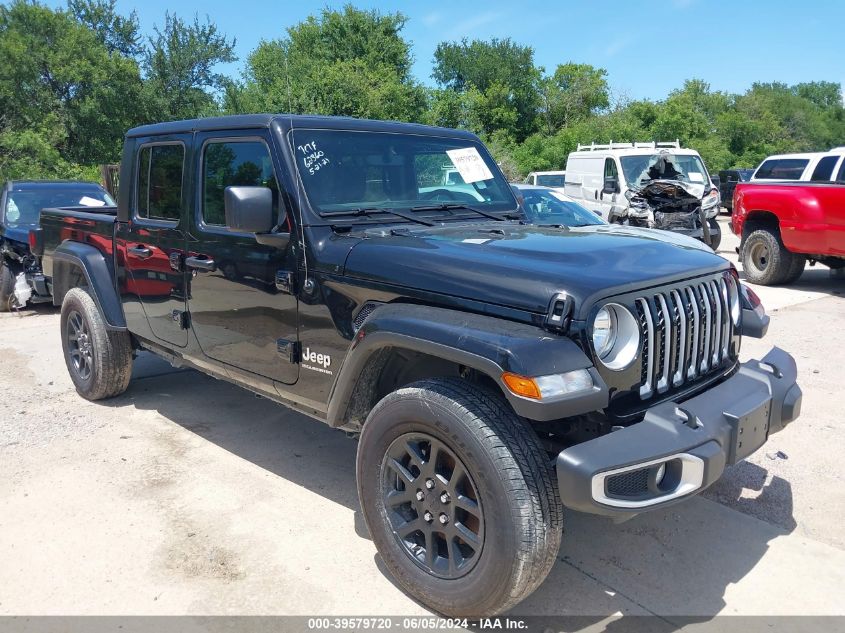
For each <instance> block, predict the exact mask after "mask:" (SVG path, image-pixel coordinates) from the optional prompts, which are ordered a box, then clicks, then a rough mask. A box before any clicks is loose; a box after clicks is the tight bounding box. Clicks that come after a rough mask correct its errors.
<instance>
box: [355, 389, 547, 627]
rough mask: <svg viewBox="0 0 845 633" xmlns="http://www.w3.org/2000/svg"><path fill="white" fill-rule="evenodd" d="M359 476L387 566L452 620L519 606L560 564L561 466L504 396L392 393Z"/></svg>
mask: <svg viewBox="0 0 845 633" xmlns="http://www.w3.org/2000/svg"><path fill="white" fill-rule="evenodd" d="M357 478H358V495H359V497H360V500H361V508H362V512H363V515H364V519H365V520H366V523H367V526H368V528H369V530H370V534H371V535H372V537H373V541H374V543H375V545H376V548H377V549H378V551H379V554H380V555H381V557H382V559H383V560H384V562H385V565H386V566H387V568H388V569H389V570H390V572H391V574H392V575H393V576H394V577H395V578H396V580H397V581H398V582H399V583H400V584H401V585H402V587H404V589H405V590H406V591H407V592H408V593H410V594H411V595H412V596H413V597H414V598H416V599H417V600H419V601H421V602H422V603H424V604H426V605H428V606H429V607H431V608H433V609H435V610H437V611H439V612H441V613H444V614H447V615H451V616H477V615H488V614H495V613H498V612H500V611H504V610H506V609H509V608H510V607H512V606H513V605H515V604H517V603H518V602H519V601H521V600H522V599H523V598H525V597H526V596H528V595H529V594H531V593H532V592H533V591H534V590H535V589H536V588H537V587H538V586H539V585H540V584H541V583H542V582H543V580H544V579H545V578H546V576H547V575H548V573H549V571H550V570H551V568H552V566H553V565H554V562H555V560H556V558H557V552H558V548H559V546H560V539H561V531H562V509H561V505H560V500H559V498H558V493H557V488H556V482H555V480H554V473H553V469H552V467H551V463H550V460H549V458H548V456H547V455H546V453H545V452H544V450H543V448H542V447H541V446H540V443H539V441H538V439H537V436H536V435H535V433H534V431H533V430H532V429H531V428H530V427H529V426H528V424H527V423H526V422H525V421H524V420H522V419H521V418H519V417H518V416H516V415H515V414H514V412H513V411H512V410H511V408H510V407H509V406H508V404H507V402H505V401H504V400H503V398H502V397H501V395H499V394H497V393H495V392H493V391H490V390H488V389H485V388H483V387H480V386H478V385H470V384H467V383H466V382H464V381H461V380H457V379H432V380H423V381H420V382H417V383H414V384H412V385H409V386H408V387H404V388H402V389H399V390H398V391H395V392H393V393H391V394H389V395H387V396H386V397H385V398H384V399H383V400H381V402H379V403H378V404H377V405H376V406H375V408H374V409H373V410H372V412H371V413H370V415H369V416H368V418H367V421H366V422H365V424H364V428H363V431H362V433H361V438H360V442H359V444H358V459H357Z"/></svg>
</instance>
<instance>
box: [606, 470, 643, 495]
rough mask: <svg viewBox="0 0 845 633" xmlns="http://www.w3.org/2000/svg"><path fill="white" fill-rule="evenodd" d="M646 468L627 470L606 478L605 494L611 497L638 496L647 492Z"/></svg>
mask: <svg viewBox="0 0 845 633" xmlns="http://www.w3.org/2000/svg"><path fill="white" fill-rule="evenodd" d="M648 473H649V469H648V468H640V469H639V470H629V471H628V472H626V473H621V474H619V475H611V476H610V477H608V478H607V494H608V495H609V496H611V497H639V496H641V495H644V494H646V493H647V492H648Z"/></svg>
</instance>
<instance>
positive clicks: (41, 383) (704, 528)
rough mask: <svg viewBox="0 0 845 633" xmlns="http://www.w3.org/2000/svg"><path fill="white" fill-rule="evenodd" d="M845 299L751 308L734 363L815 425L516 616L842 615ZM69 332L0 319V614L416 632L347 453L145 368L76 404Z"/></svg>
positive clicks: (336, 439) (831, 296) (266, 406)
mask: <svg viewBox="0 0 845 633" xmlns="http://www.w3.org/2000/svg"><path fill="white" fill-rule="evenodd" d="M725 228H726V230H727V227H725ZM735 244H736V242H735V240H734V238H733V236H730V235H728V236H726V238H725V239H724V244H723V247H722V250H723V254H724V255H725V256H726V257H729V258H731V259H733V260H735V259H736V256H735V254H734V252H733V248H734V246H735ZM843 292H845V280H843V279H832V278H830V277H829V275H828V270H827V269H826V268H823V267H817V268H815V269H811V270H808V271H807V272H806V273H805V276H804V277H803V278H802V279H801V281H800V282H799V283H797V284H796V285H795V286H794V287H792V288H780V289H772V288H760V289H758V293H759V294H760V295H761V297H762V298H763V300H764V303H765V305H766V307H767V308H768V310H769V312H770V314H771V315H772V325H771V328H770V330H769V335H768V337H767V338H766V339H765V340H763V341H756V340H752V339H747V340H745V341H744V344H743V350H742V355H743V357H744V358H752V357H755V356H756V357H760V356H761V355H762V354H763V353H765V351H767V350H768V348H769V347H770V346H772V345H778V346H780V347H783V348H784V349H786V350H788V351H790V352H791V353H793V354H794V355H795V357H796V359H797V360H798V363H799V371H800V384H801V386H802V388H803V389H804V394H805V398H804V412H803V415H802V417H801V418H800V419H799V420H798V421H797V422H795V423H794V424H793V425H792V426H790V427H789V428H788V429H787V430H786V431H784V432H783V433H781V434H779V435H777V436H774V437H773V439H772V441H770V442H769V443H768V444H767V445H766V446H765V447H764V448H763V449H762V450H761V451H759V452H758V453H757V454H755V455H753V456H752V457H751V458H750V459H749V460H748V461H747V462H745V463H742V464H740V465H738V466H736V467H734V468H732V469H731V470H730V472H729V473H728V475H727V476H726V477H725V478H724V479H723V480H722V481H721V482H720V483H719V484H717V486H715V487H714V488H712V489H711V490H709V491H707V493H706V494H705V495H704V496H703V497H700V498H696V499H694V500H691V501H689V502H687V503H685V504H682V505H680V506H676V507H674V508H672V509H670V510H668V511H664V512H656V513H651V514H648V515H645V516H641V517H638V518H637V519H634V520H633V521H630V522H628V523H625V524H622V525H614V524H612V523H610V522H605V521H603V520H601V519H597V518H593V517H589V516H583V515H577V514H575V513H570V514H569V515H568V517H567V522H566V527H565V535H564V542H563V547H562V549H561V552H560V560H559V562H558V564H557V565H556V566H555V568H554V570H553V571H552V573H551V575H550V577H549V579H548V580H547V581H546V583H545V584H544V585H543V586H542V587H541V588H540V589H539V591H537V592H536V593H535V594H534V595H533V596H532V597H530V598H529V599H528V600H527V601H526V602H524V603H522V604H521V605H519V606H518V607H517V608H516V609H515V613H516V614H568V615H590V616H597V617H600V616H607V615H610V614H615V613H626V614H628V613H630V614H649V613H657V614H661V615H665V616H672V615H700V616H710V615H714V614H717V613H726V614H845V601H843V600H842V587H843V586H845V532H843V530H842V520H843V518H845V482H843V468H842V466H841V460H842V455H845V429H843V425H842V423H841V420H842V415H841V413H842V412H841V408H842V402H843V400H842V391H841V390H842V378H843V375H845V372H843V369H842V364H843V359H845V336H843V335H842V332H843V331H845V303H843V301H845V299H843V296H842V293H843ZM58 320H59V317H58V312H57V311H56V310H55V309H53V308H40V309H38V310H31V311H26V312H24V313H23V314H21V315H8V314H6V315H2V316H0V359H2V361H1V362H0V384H1V385H2V387H3V394H4V407H3V413H2V415H1V416H0V561H2V563H0V614H30V615H36V614H182V613H187V614H347V615H349V614H394V615H398V614H408V615H410V614H418V613H425V610H424V609H423V608H422V607H421V606H420V605H418V604H417V603H415V602H413V601H412V600H410V599H409V598H408V597H407V596H405V595H404V594H403V593H402V592H401V591H400V590H399V589H398V588H397V587H395V586H394V585H393V584H392V582H391V580H390V579H389V578H388V577H387V576H386V575H385V571H384V568H383V566H382V565H381V563H380V561H379V559H378V557H377V556H376V553H375V549H374V547H373V544H372V542H371V541H370V540H369V538H368V536H367V534H366V529H365V527H364V524H363V521H362V520H361V515H360V511H359V509H358V501H357V497H356V493H355V483H354V461H355V448H356V447H355V442H354V441H353V440H350V439H347V438H346V437H345V436H344V435H343V434H342V433H340V432H337V431H333V430H331V429H329V428H328V427H325V426H323V425H321V424H319V423H316V422H313V421H311V420H308V419H306V418H304V417H302V416H300V415H297V414H293V413H291V412H289V411H286V410H285V409H283V408H281V407H279V406H276V405H274V404H272V403H271V402H269V401H267V400H264V399H261V398H257V397H255V396H254V395H252V394H250V393H248V392H246V391H243V390H241V389H238V388H236V387H233V386H230V385H228V384H225V383H222V382H217V381H215V380H213V379H211V378H207V377H205V376H203V375H200V374H198V373H195V372H192V371H176V370H174V369H172V368H171V367H170V366H169V365H167V364H165V363H162V362H161V361H159V360H157V359H155V358H152V357H149V356H146V355H145V356H142V357H141V358H139V360H138V361H137V362H136V366H135V375H134V378H135V380H134V381H133V383H132V385H131V387H130V389H129V391H128V392H127V393H126V394H124V395H123V396H121V397H119V398H116V399H114V400H111V401H108V402H105V403H100V404H92V403H88V402H85V401H84V400H82V399H81V398H79V397H78V396H77V395H76V394H75V392H74V391H73V389H72V387H71V383H70V380H69V379H68V377H67V373H66V370H65V367H64V363H63V360H62V357H61V353H60V348H59V342H58Z"/></svg>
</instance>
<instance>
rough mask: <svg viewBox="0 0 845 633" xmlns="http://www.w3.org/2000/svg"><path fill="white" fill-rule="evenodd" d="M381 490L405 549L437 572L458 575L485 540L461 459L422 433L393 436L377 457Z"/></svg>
mask: <svg viewBox="0 0 845 633" xmlns="http://www.w3.org/2000/svg"><path fill="white" fill-rule="evenodd" d="M381 472H382V491H383V496H384V506H385V509H386V510H387V515H388V519H389V521H390V524H391V527H392V529H393V533H394V536H395V538H396V539H397V541H398V542H399V544H400V546H401V547H402V549H403V550H404V551H405V553H406V554H407V555H408V556H409V557H410V558H411V560H412V561H414V563H416V564H417V565H418V566H419V567H421V568H422V569H423V570H424V571H426V572H428V573H430V574H433V575H435V576H437V577H439V578H444V579H454V578H460V577H461V576H464V575H465V574H467V573H469V572H470V571H471V570H472V568H473V567H474V566H475V563H476V562H477V561H478V559H479V557H480V555H481V550H482V548H483V546H484V512H483V508H482V505H481V502H480V500H479V498H478V489H477V487H476V485H475V482H474V481H473V479H472V477H471V476H470V474H469V472H468V471H467V469H466V467H465V465H464V464H463V463H462V462H461V460H460V459H459V458H458V457H457V456H456V455H455V453H454V452H453V451H452V450H451V449H449V448H448V447H447V446H446V445H445V444H444V443H443V442H441V441H440V440H438V439H437V438H435V437H433V436H431V435H429V434H426V433H407V434H405V435H401V436H399V437H397V438H396V439H395V440H394V441H393V442H392V443H391V445H390V446H389V448H388V449H387V453H386V454H385V456H384V460H383V462H382V468H381Z"/></svg>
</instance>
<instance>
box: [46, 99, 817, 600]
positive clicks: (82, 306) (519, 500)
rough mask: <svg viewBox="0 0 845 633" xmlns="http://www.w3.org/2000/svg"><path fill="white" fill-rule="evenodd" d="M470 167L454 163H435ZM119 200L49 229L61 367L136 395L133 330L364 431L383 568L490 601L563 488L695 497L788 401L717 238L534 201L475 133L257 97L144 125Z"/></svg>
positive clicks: (164, 352) (363, 490) (591, 499)
mask: <svg viewBox="0 0 845 633" xmlns="http://www.w3.org/2000/svg"><path fill="white" fill-rule="evenodd" d="M450 169H451V170H454V169H457V170H458V171H459V172H460V173H461V176H462V180H463V183H461V184H459V185H443V184H442V183H443V174H444V173H445V172H446V170H450ZM120 182H121V185H122V186H121V188H120V192H119V200H118V204H117V207H116V208H114V209H111V213H110V214H103V213H90V212H85V211H81V210H73V209H47V210H44V211H43V212H42V215H41V227H42V228H41V231H42V235H40V236H39V240H38V243H39V244H40V245H41V248H43V265H44V272H45V274H47V275H48V276H49V277H51V279H52V284H53V297H54V301H55V303H56V305H61V339H62V345H63V349H64V354H65V359H66V362H67V366H68V370H69V372H70V375H71V378H72V379H73V382H74V384H75V385H76V389H77V390H78V392H79V393H80V394H81V395H82V396H83V397H85V398H88V399H90V400H97V399H101V398H108V397H111V396H116V395H118V394H120V393H122V392H123V391H124V390H125V389H127V386H128V385H129V382H130V376H131V373H132V359H133V355H134V354H135V352H136V351H137V350H148V351H150V352H152V353H154V354H158V355H159V356H161V357H163V358H165V359H167V360H169V361H170V362H171V363H173V364H174V365H176V366H190V367H194V368H196V369H198V370H200V371H202V372H205V373H207V374H210V375H211V376H214V377H217V378H220V379H223V380H228V381H231V382H234V383H237V384H239V385H242V386H244V387H246V388H247V389H250V390H252V391H254V392H256V393H258V394H261V395H263V396H266V397H268V398H271V399H273V400H275V401H277V402H279V403H281V404H284V405H286V406H288V407H291V408H293V409H295V410H297V411H300V412H302V413H304V414H306V415H309V416H311V417H314V418H316V419H318V420H321V421H323V422H325V423H327V424H329V425H331V426H332V427H336V428H339V429H343V430H345V431H347V432H350V433H352V434H355V435H357V436H358V454H357V469H356V470H357V472H356V475H357V482H358V492H359V496H360V502H361V508H362V512H363V515H364V517H365V520H366V522H367V525H368V527H369V530H370V534H371V535H372V538H373V541H374V543H375V545H376V547H377V549H378V551H379V553H380V554H381V556H382V558H383V560H384V562H385V564H386V566H387V568H388V569H389V570H390V572H391V573H392V574H393V575H394V576H395V578H396V580H397V581H398V582H399V583H400V584H401V585H402V586H403V587H404V588H405V589H406V590H407V591H408V592H409V593H410V594H411V595H413V596H414V597H415V598H416V599H417V600H419V601H421V602H422V603H424V604H426V605H428V606H430V607H432V608H433V609H435V610H437V611H439V612H441V613H445V614H450V615H481V614H491V613H495V612H499V611H502V610H505V609H508V608H510V607H512V606H513V605H515V604H516V603H517V602H519V601H520V600H522V599H523V598H525V597H526V596H527V595H529V594H530V593H531V592H532V591H534V590H535V589H536V588H537V587H538V586H539V585H540V584H541V583H542V582H543V579H544V578H545V577H546V575H547V574H548V572H549V570H550V569H551V567H552V565H553V564H554V562H555V559H556V555H557V552H558V546H559V543H560V540H561V533H562V523H561V521H562V508H563V507H567V508H571V509H574V510H579V511H582V512H590V513H595V514H599V515H606V516H609V517H613V518H615V519H617V520H622V519H625V518H629V517H631V516H634V515H636V514H637V513H640V512H643V511H646V510H650V509H653V508H662V507H664V506H667V505H669V504H673V503H676V502H679V501H681V500H683V499H685V498H688V497H690V496H691V495H694V494H696V493H698V492H700V491H701V490H703V489H704V488H706V487H707V486H709V485H710V484H712V483H713V482H714V481H716V480H717V479H718V478H719V477H720V476H721V474H722V472H723V471H724V469H725V467H726V466H728V465H730V464H734V463H736V462H737V461H739V460H742V459H743V458H744V457H746V456H747V455H749V454H750V453H752V452H754V451H755V450H756V449H758V448H759V447H760V446H761V445H762V444H763V443H765V442H766V440H767V438H768V436H769V435H770V434H772V433H775V432H777V431H779V430H780V429H782V428H783V427H784V426H785V425H786V424H787V423H788V422H790V421H792V420H793V419H795V418H796V417H797V416H798V413H799V410H800V404H801V391H800V389H799V387H798V385H797V384H796V367H795V362H794V361H793V359H792V357H791V356H789V355H788V354H786V353H785V352H783V351H781V350H779V349H777V348H775V349H773V350H772V351H771V352H770V353H769V354H768V355H766V356H765V358H763V359H762V360H752V361H749V362H746V363H740V362H739V360H738V355H739V350H740V343H741V338H742V336H743V335H750V336H757V337H759V336H762V335H763V334H764V333H765V330H766V327H767V325H768V317H767V316H766V315H765V312H764V311H763V309H762V307H761V306H760V305H759V300H757V299H756V296H755V295H754V294H753V293H752V292H750V291H748V290H746V289H745V288H744V286H742V285H741V284H740V283H739V280H738V277H737V273H736V270H735V269H734V268H733V266H732V265H731V264H730V263H729V262H728V261H726V260H724V259H722V258H721V257H719V256H717V255H715V254H714V253H713V252H712V251H711V250H710V249H709V248H707V247H706V246H704V245H703V244H693V243H691V241H678V240H671V239H669V238H671V236H669V237H668V238H667V237H666V236H665V235H664V234H663V233H661V232H655V231H649V230H647V229H635V228H629V227H620V226H606V225H597V226H582V227H569V226H565V225H559V226H532V225H529V224H525V223H524V222H522V221H521V220H520V219H519V216H518V213H517V208H518V207H517V202H516V199H515V198H514V195H513V192H512V190H511V188H510V187H509V186H508V183H507V182H506V180H505V178H504V177H503V175H502V173H501V171H500V170H499V169H498V167H497V166H496V163H495V162H494V160H493V159H492V158H491V156H490V154H489V153H488V152H487V150H486V149H485V147H484V146H483V145H482V144H481V142H480V141H479V139H478V138H477V137H476V136H474V135H473V134H470V133H467V132H462V131H456V130H448V129H440V128H432V127H426V126H421V125H414V124H402V123H389V122H376V121H363V120H355V119H350V118H331V117H312V116H290V115H249V116H236V117H221V118H210V119H202V120H195V121H180V122H171V123H162V124H156V125H150V126H144V127H139V128H136V129H133V130H131V131H129V132H128V134H127V136H126V140H125V146H124V153H123V162H122V165H121V174H120Z"/></svg>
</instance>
